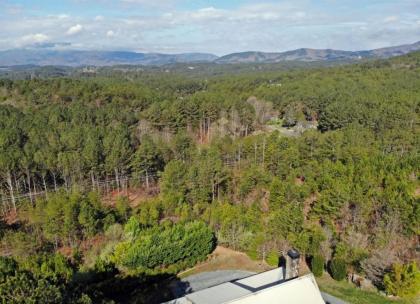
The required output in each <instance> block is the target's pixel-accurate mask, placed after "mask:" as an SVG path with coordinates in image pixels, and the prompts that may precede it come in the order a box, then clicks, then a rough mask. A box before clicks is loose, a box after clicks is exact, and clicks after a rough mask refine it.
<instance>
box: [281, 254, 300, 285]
mask: <svg viewBox="0 0 420 304" xmlns="http://www.w3.org/2000/svg"><path fill="white" fill-rule="evenodd" d="M285 258H286V267H285V272H284V273H285V275H284V279H285V280H290V279H294V278H297V277H298V276H299V259H300V254H299V252H298V251H297V250H296V249H290V250H289V251H287V254H286V257H285Z"/></svg>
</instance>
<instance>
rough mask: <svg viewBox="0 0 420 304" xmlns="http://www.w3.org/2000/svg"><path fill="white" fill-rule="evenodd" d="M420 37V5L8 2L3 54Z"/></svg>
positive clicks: (279, 47)
mask: <svg viewBox="0 0 420 304" xmlns="http://www.w3.org/2000/svg"><path fill="white" fill-rule="evenodd" d="M418 40H420V0H394V1H391V0H313V1H309V0H278V1H270V0H259V1H247V0H213V1H212V0H195V1H192V0H38V1H34V0H0V49H1V50H4V49H13V48H34V47H36V48H55V49H88V50H92V49H93V50H130V51H138V52H164V53H180V52H210V53H214V54H217V55H222V54H227V53H231V52H239V51H248V50H259V51H285V50H291V49H296V48H300V47H310V48H334V49H344V50H362V49H373V48H379V47H385V46H391V45H398V44H405V43H413V42H416V41H418Z"/></svg>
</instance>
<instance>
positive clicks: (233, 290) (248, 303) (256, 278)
mask: <svg viewBox="0 0 420 304" xmlns="http://www.w3.org/2000/svg"><path fill="white" fill-rule="evenodd" d="M298 259H299V255H298V254H296V252H295V251H289V252H288V255H287V256H286V265H285V266H284V267H279V268H276V269H273V270H270V271H266V272H263V273H259V274H256V275H252V276H249V277H246V278H244V279H239V280H234V281H230V282H226V283H223V284H220V285H216V286H213V287H209V288H206V289H202V290H199V291H196V292H193V293H190V294H187V295H185V296H184V297H182V298H178V299H175V300H172V301H169V302H166V304H222V303H232V304H280V303H285V304H325V303H326V301H325V300H324V299H323V295H322V294H321V292H320V290H319V288H318V285H317V283H316V281H315V278H314V276H313V275H312V274H308V275H304V276H301V277H298V276H297V272H296V269H297V268H296V266H297V261H298ZM331 303H334V302H331ZM336 303H340V302H339V301H338V302H336ZM341 303H343V302H341Z"/></svg>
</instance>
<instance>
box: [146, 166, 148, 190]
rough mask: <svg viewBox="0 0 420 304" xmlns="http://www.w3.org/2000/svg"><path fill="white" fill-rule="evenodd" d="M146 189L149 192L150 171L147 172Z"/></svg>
mask: <svg viewBox="0 0 420 304" xmlns="http://www.w3.org/2000/svg"><path fill="white" fill-rule="evenodd" d="M146 189H147V190H149V170H146Z"/></svg>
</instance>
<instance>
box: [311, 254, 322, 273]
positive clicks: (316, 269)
mask: <svg viewBox="0 0 420 304" xmlns="http://www.w3.org/2000/svg"><path fill="white" fill-rule="evenodd" d="M311 270H312V273H313V274H314V276H316V277H320V276H322V274H323V273H324V258H323V257H322V256H321V255H319V254H317V255H315V256H313V257H312V260H311Z"/></svg>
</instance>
